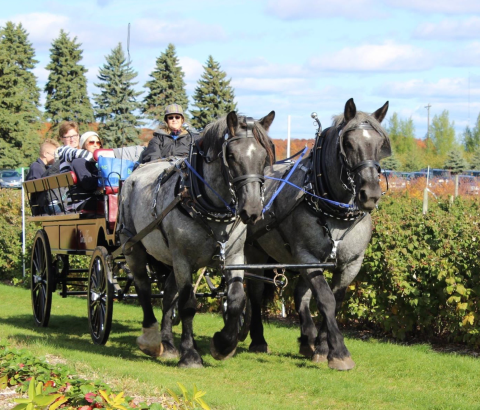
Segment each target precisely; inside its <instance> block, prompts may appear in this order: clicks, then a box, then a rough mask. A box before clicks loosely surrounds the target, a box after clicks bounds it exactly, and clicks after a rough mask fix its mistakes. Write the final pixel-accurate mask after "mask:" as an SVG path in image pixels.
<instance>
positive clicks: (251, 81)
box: [231, 77, 309, 94]
mask: <svg viewBox="0 0 480 410" xmlns="http://www.w3.org/2000/svg"><path fill="white" fill-rule="evenodd" d="M231 85H232V87H234V88H235V91H236V92H238V93H243V92H244V91H254V92H255V93H274V94H280V93H283V94H287V93H288V94H290V93H296V92H300V91H301V90H303V89H305V88H306V87H308V85H309V84H308V82H307V81H306V80H305V79H303V78H251V77H245V78H234V79H233V80H232V82H231Z"/></svg>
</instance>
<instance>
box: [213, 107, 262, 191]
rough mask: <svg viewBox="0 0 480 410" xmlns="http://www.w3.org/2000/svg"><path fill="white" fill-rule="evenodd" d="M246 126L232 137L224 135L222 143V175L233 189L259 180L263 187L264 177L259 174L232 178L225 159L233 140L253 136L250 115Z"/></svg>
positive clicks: (252, 120)
mask: <svg viewBox="0 0 480 410" xmlns="http://www.w3.org/2000/svg"><path fill="white" fill-rule="evenodd" d="M245 122H246V125H247V126H246V128H245V129H242V130H240V131H238V132H237V133H236V135H235V137H233V138H228V135H227V136H226V139H225V142H224V143H223V144H222V153H221V154H220V155H221V156H222V161H223V167H222V168H223V176H224V178H225V182H226V183H227V184H229V185H233V189H234V190H235V191H238V190H239V189H240V188H241V187H242V186H244V185H247V184H249V183H250V182H260V185H261V186H262V187H263V183H264V182H265V177H264V176H263V175H261V174H247V175H242V176H239V177H236V178H233V176H232V175H231V172H230V166H229V165H228V161H227V147H228V144H230V143H231V142H233V141H238V140H240V139H243V138H255V136H254V134H253V128H254V125H255V120H254V119H253V118H252V117H246V118H245Z"/></svg>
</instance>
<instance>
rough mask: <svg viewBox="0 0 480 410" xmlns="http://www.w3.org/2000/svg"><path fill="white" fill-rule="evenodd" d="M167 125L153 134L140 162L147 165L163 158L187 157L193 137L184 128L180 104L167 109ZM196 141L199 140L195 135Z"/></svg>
mask: <svg viewBox="0 0 480 410" xmlns="http://www.w3.org/2000/svg"><path fill="white" fill-rule="evenodd" d="M164 120H165V124H162V125H161V126H160V127H158V128H157V129H156V130H155V131H154V132H153V138H152V139H151V140H150V142H149V143H148V147H147V148H146V149H145V150H144V151H143V152H142V155H141V156H140V159H139V162H140V163H141V164H145V163H147V162H152V161H155V160H158V159H161V158H169V157H186V156H187V155H188V153H189V150H190V142H191V137H190V134H189V133H188V132H187V130H186V129H185V128H184V126H183V125H184V123H185V117H184V115H183V109H182V107H181V106H180V105H178V104H170V105H167V106H166V107H165V117H164ZM192 135H193V137H194V139H197V138H198V134H197V133H193V132H192Z"/></svg>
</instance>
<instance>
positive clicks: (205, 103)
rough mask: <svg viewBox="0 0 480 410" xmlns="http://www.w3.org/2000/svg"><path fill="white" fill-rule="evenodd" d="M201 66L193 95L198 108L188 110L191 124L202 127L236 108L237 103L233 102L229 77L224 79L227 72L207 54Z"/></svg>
mask: <svg viewBox="0 0 480 410" xmlns="http://www.w3.org/2000/svg"><path fill="white" fill-rule="evenodd" d="M203 68H204V72H203V74H202V77H201V78H200V80H198V86H197V87H196V88H195V94H194V95H193V100H194V106H196V107H197V108H198V109H197V110H190V113H191V116H192V125H193V126H194V127H196V128H204V127H205V126H206V125H207V124H209V123H211V122H212V121H214V120H216V119H217V118H218V117H221V116H222V115H225V114H228V113H229V112H230V111H234V110H236V109H237V104H236V103H234V102H233V100H234V98H235V94H234V90H233V88H232V87H231V86H230V81H231V79H230V80H226V77H227V74H226V73H225V72H224V71H221V70H220V64H219V63H217V62H216V61H215V60H214V59H213V57H212V56H209V57H208V60H207V65H206V66H204V67H203Z"/></svg>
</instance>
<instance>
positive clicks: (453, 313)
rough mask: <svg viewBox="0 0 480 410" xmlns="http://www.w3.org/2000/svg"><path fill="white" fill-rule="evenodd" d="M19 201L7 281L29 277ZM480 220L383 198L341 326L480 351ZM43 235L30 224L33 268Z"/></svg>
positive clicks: (467, 210) (7, 244)
mask: <svg viewBox="0 0 480 410" xmlns="http://www.w3.org/2000/svg"><path fill="white" fill-rule="evenodd" d="M20 203H21V192H19V191H13V190H5V189H3V190H2V189H0V279H2V280H3V279H9V280H12V279H17V280H18V279H21V278H22V246H21V208H20ZM479 215H480V206H479V202H478V199H468V198H467V199H465V198H464V199H460V198H457V200H456V201H455V202H454V203H453V204H450V202H449V201H448V200H439V201H438V202H434V201H430V208H429V211H428V213H427V215H423V214H422V202H421V201H420V200H419V199H417V198H413V197H410V196H409V195H408V193H407V194H405V195H403V196H398V195H395V196H385V197H383V198H382V200H381V203H380V207H379V209H378V210H377V211H375V212H374V213H373V214H372V217H373V221H374V231H373V236H372V241H371V243H370V246H369V248H368V249H367V252H366V255H365V261H364V264H363V267H362V270H361V272H360V274H359V275H358V277H357V280H356V281H355V282H354V283H352V285H351V286H350V289H349V292H348V294H347V299H346V302H345V303H344V306H343V308H342V311H341V314H340V320H342V321H344V322H352V321H355V322H357V323H362V324H364V325H368V326H374V327H376V328H377V329H381V330H382V331H384V332H385V333H387V334H389V335H391V336H393V337H395V338H397V339H400V340H402V339H405V338H409V337H413V336H423V337H428V338H432V337H442V338H444V339H445V340H448V341H454V342H464V343H467V344H468V345H470V346H474V347H478V346H480V262H479V261H480V250H479V248H480V247H479V242H480V227H479V221H480V218H479ZM37 229H38V228H37V227H35V226H34V225H33V224H30V226H29V225H28V224H27V245H26V251H27V255H26V259H27V268H28V266H29V260H30V251H31V247H32V241H33V237H34V235H35V231H36V230H37ZM292 282H294V281H292ZM293 286H294V283H291V284H290V285H289V286H288V289H287V292H286V293H285V295H284V296H285V297H286V306H287V310H290V308H293V300H292V296H291V295H292V293H293V292H291V291H293ZM205 303H206V304H207V305H209V306H210V305H212V306H214V305H215V307H216V306H218V303H214V302H212V303H210V304H209V303H207V301H205ZM210 307H211V306H210ZM204 308H205V306H204Z"/></svg>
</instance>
